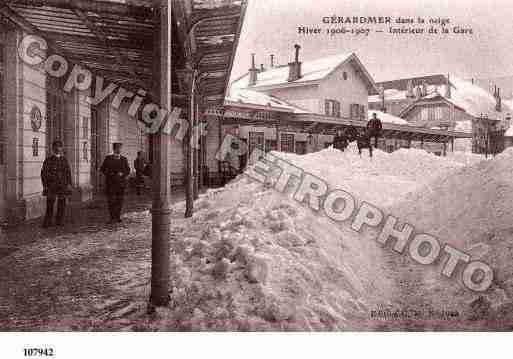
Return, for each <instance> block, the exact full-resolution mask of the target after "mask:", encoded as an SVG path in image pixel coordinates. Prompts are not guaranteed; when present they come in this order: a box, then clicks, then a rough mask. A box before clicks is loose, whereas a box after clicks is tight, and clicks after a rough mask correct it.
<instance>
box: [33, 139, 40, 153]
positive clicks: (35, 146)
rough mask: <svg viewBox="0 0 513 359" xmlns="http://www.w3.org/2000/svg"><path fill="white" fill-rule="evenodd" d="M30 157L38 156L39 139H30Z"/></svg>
mask: <svg viewBox="0 0 513 359" xmlns="http://www.w3.org/2000/svg"><path fill="white" fill-rule="evenodd" d="M32 156H34V157H37V156H39V138H33V139H32Z"/></svg>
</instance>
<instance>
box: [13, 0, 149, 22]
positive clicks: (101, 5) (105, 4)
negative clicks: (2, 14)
mask: <svg viewBox="0 0 513 359" xmlns="http://www.w3.org/2000/svg"><path fill="white" fill-rule="evenodd" d="M4 2H6V3H8V4H15V5H26V6H32V7H43V6H51V7H56V8H61V9H68V10H80V11H87V12H94V13H97V14H102V13H105V14H115V15H122V16H127V17H134V18H152V17H153V15H154V8H152V7H147V6H136V5H129V4H123V3H120V2H113V1H98V0H4Z"/></svg>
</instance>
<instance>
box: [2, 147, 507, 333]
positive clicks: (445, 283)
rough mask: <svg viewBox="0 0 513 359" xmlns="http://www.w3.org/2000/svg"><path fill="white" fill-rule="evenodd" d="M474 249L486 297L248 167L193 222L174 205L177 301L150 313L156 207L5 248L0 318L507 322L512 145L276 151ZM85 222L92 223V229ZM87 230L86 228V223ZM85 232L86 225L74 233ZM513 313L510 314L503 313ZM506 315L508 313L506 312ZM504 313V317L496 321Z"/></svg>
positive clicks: (203, 323) (260, 323)
mask: <svg viewBox="0 0 513 359" xmlns="http://www.w3.org/2000/svg"><path fill="white" fill-rule="evenodd" d="M278 155H279V156H280V157H282V158H284V159H286V160H288V161H290V162H292V163H293V164H294V165H296V166H298V167H301V168H302V169H304V170H305V171H307V172H309V173H312V174H314V175H317V176H319V177H321V178H323V179H324V180H325V181H327V182H328V183H329V186H330V188H340V189H344V190H346V191H348V192H350V193H351V194H353V195H354V196H355V197H357V198H358V199H359V200H366V201H369V202H370V203H372V204H374V205H376V206H378V207H379V208H381V209H383V210H385V211H390V212H391V213H393V214H394V215H397V216H398V217H399V218H400V219H401V220H406V221H408V223H411V224H413V225H415V227H418V228H423V229H425V230H426V231H427V232H429V233H431V234H434V235H437V236H439V237H440V238H441V239H442V240H443V241H447V242H450V243H452V244H454V245H457V246H459V247H460V248H461V249H465V250H469V251H470V252H472V254H473V255H476V256H478V258H482V259H484V260H485V261H487V262H488V263H489V264H491V265H492V267H493V268H494V269H495V271H496V278H497V280H496V282H494V284H493V285H492V287H491V288H490V290H489V291H488V292H486V293H484V294H482V295H477V294H475V293H473V292H470V291H468V290H467V289H465V288H463V286H462V285H461V284H460V283H459V281H458V280H456V279H454V278H452V279H443V278H442V277H441V276H440V265H433V266H430V267H429V268H428V267H426V266H420V265H419V264H415V263H413V262H412V261H411V260H409V259H408V258H406V257H405V256H402V255H399V254H396V253H394V252H392V251H391V250H390V249H388V248H383V247H381V245H379V244H377V243H376V242H375V241H374V240H373V239H371V238H372V233H371V231H364V232H362V234H358V233H356V232H354V231H352V230H351V229H350V228H348V227H347V226H344V225H339V224H335V223H333V222H331V221H330V220H329V219H328V218H326V217H324V216H323V215H321V214H319V213H316V212H314V211H312V210H310V209H308V208H306V207H305V206H304V205H302V204H299V203H297V202H296V201H294V200H293V199H292V198H291V196H290V194H280V193H277V192H276V191H275V190H273V189H271V188H269V187H268V186H264V185H262V184H259V183H256V182H254V181H252V180H250V179H249V178H248V177H246V176H240V177H238V178H237V179H236V180H234V181H233V182H232V183H230V184H229V185H228V186H226V187H225V188H223V189H221V190H212V191H209V192H208V193H207V194H205V195H202V196H201V198H200V200H198V202H197V203H196V210H195V214H194V217H193V218H192V219H183V218H181V217H182V216H181V213H183V207H184V204H183V202H180V203H177V204H176V205H175V208H174V209H175V214H174V219H173V229H172V233H173V235H172V238H171V243H172V253H171V258H172V271H171V272H172V273H173V274H172V277H171V279H170V280H171V286H172V288H173V291H172V293H171V299H172V300H171V304H170V306H169V308H166V309H159V310H158V311H157V313H156V314H153V315H151V316H148V315H147V314H146V313H145V309H146V301H147V298H148V295H149V293H148V290H149V285H148V280H149V271H150V263H149V260H150V232H151V228H150V224H151V222H150V221H151V217H150V215H149V213H148V212H133V213H129V214H127V215H125V223H124V224H123V225H122V226H119V227H113V228H111V227H102V226H100V227H98V226H91V227H88V226H82V227H81V230H80V233H73V232H66V233H52V235H48V233H40V234H39V237H40V238H38V240H35V241H32V242H31V243H27V244H24V245H20V246H19V248H17V249H16V250H15V251H13V252H12V253H9V254H8V255H6V256H4V257H3V258H0V280H1V281H2V283H5V284H6V285H2V288H1V289H0V328H2V329H5V330H7V329H10V330H11V329H39V330H46V329H62V330H77V329H82V330H105V329H115V330H398V329H410V330H427V329H437V330H442V329H445V330H457V329H486V328H489V329H494V328H499V329H505V328H506V329H507V328H509V329H511V328H512V327H513V318H512V317H511V314H508V313H511V312H512V310H511V309H513V308H512V307H513V304H512V303H513V299H512V295H513V281H512V280H511V278H512V273H513V265H512V264H511V263H510V262H511V257H512V253H511V251H512V250H513V249H512V248H513V241H512V240H513V238H512V237H513V224H512V223H513V211H512V210H511V207H512V206H513V201H512V199H513V198H511V197H512V196H513V188H512V187H513V186H512V184H511V176H512V175H513V151H512V150H509V151H508V152H506V153H505V154H503V155H501V156H498V157H497V158H496V159H494V160H487V161H484V159H483V158H482V157H480V156H476V155H468V154H463V153H458V154H451V155H450V156H449V157H447V158H441V157H437V156H434V155H431V154H428V153H426V152H424V151H421V150H413V149H412V150H399V151H397V152H394V153H392V154H387V153H383V152H381V151H376V152H375V156H374V158H373V159H372V160H370V159H369V157H368V156H367V155H366V154H364V155H363V156H362V157H359V156H358V155H357V154H356V150H355V148H354V147H352V148H350V150H349V152H346V153H344V154H342V153H340V152H338V151H335V150H333V149H326V150H323V151H320V152H317V153H313V154H309V155H304V156H298V155H293V154H282V153H280V154H278ZM88 228H89V229H88ZM88 230H89V232H88ZM75 232H76V231H75ZM403 309H413V310H419V311H421V310H422V311H423V313H424V314H425V313H429V310H433V311H435V312H436V311H447V312H457V313H458V315H459V316H458V317H457V318H454V317H451V318H447V317H444V318H434V317H433V316H432V315H431V316H427V315H426V316H425V317H422V318H416V319H415V320H405V319H401V320H397V319H389V320H377V319H375V318H371V315H370V313H371V312H372V311H377V310H388V311H395V310H403ZM505 313H506V314H505ZM508 315H509V316H508ZM499 319H500V320H499Z"/></svg>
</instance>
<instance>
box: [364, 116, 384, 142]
mask: <svg viewBox="0 0 513 359" xmlns="http://www.w3.org/2000/svg"><path fill="white" fill-rule="evenodd" d="M382 129H383V126H382V124H381V120H380V119H379V118H378V116H377V115H376V112H373V113H372V118H371V119H370V120H369V122H367V134H368V135H369V136H370V137H374V148H378V138H379V137H381V130H382Z"/></svg>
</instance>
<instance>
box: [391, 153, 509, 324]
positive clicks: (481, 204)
mask: <svg viewBox="0 0 513 359" xmlns="http://www.w3.org/2000/svg"><path fill="white" fill-rule="evenodd" d="M512 177H513V148H509V149H507V150H506V151H505V152H504V153H502V154H500V155H498V156H497V157H496V158H495V159H493V160H489V161H479V162H477V163H476V164H474V165H472V166H466V167H463V168H461V169H459V170H458V171H456V172H454V173H452V174H451V175H450V176H446V177H444V178H440V179H439V180H438V181H434V182H431V183H429V184H428V185H426V186H425V187H424V188H422V189H420V190H418V191H416V192H415V193H412V194H410V195H409V196H408V198H407V200H406V201H404V202H402V203H400V204H396V205H395V206H394V208H393V213H394V214H395V215H397V216H399V217H400V218H402V219H403V220H405V221H407V222H408V223H411V224H413V225H414V226H415V228H417V229H420V230H422V229H423V230H425V231H427V232H428V233H430V234H433V235H436V236H438V238H440V240H441V241H443V242H446V243H450V244H451V245H453V246H455V247H457V248H459V249H460V250H463V251H466V253H468V254H470V255H471V256H472V260H482V261H484V262H486V263H488V264H489V265H490V266H491V267H492V268H493V269H494V272H495V280H494V283H493V284H492V287H491V288H490V289H489V290H488V291H487V292H485V293H484V294H482V295H478V294H477V293H473V292H470V291H468V290H462V286H460V285H457V284H456V283H455V282H446V281H442V280H440V274H439V272H437V271H438V270H433V271H425V276H424V282H425V283H426V292H427V293H444V295H440V296H437V297H433V298H432V299H433V301H434V302H435V306H438V307H444V306H447V305H448V303H450V304H452V305H453V306H454V305H457V306H459V307H460V308H464V310H467V311H469V312H470V314H471V315H472V316H476V315H477V318H476V319H483V320H486V321H487V324H486V325H487V326H492V327H501V328H502V327H503V325H506V326H509V328H512V327H513V314H512V313H513V312H512V311H511V309H512V308H513V263H512V262H511V258H513V246H512V244H513V181H512ZM476 307H477V308H478V309H479V310H478V312H479V313H480V314H479V313H476V309H475V308H476Z"/></svg>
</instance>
